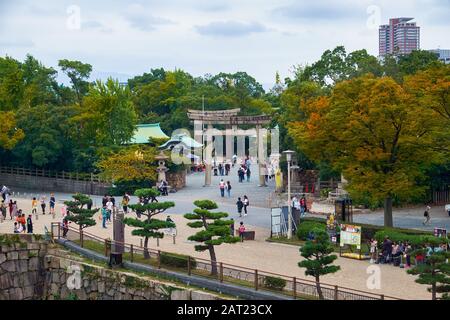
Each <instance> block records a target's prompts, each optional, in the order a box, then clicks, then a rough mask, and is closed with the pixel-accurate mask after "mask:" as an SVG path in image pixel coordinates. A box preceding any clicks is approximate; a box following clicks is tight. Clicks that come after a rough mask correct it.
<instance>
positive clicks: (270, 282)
mask: <svg viewBox="0 0 450 320" xmlns="http://www.w3.org/2000/svg"><path fill="white" fill-rule="evenodd" d="M264 287H266V288H268V289H272V290H278V291H282V290H283V289H284V287H286V280H284V279H282V278H278V277H271V276H265V277H264Z"/></svg>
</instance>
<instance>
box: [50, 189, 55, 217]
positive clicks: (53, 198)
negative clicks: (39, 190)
mask: <svg viewBox="0 0 450 320" xmlns="http://www.w3.org/2000/svg"><path fill="white" fill-rule="evenodd" d="M55 204H56V199H55V194H54V193H52V194H50V202H49V206H50V213H51V214H52V215H53V216H54V215H55Z"/></svg>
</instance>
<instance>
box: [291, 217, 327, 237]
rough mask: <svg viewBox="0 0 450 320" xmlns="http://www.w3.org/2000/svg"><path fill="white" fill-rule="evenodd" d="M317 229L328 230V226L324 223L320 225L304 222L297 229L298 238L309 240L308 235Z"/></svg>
mask: <svg viewBox="0 0 450 320" xmlns="http://www.w3.org/2000/svg"><path fill="white" fill-rule="evenodd" d="M315 228H318V229H322V230H324V231H325V230H326V229H327V226H326V224H324V223H319V222H316V221H302V222H300V224H299V225H298V228H297V237H298V238H299V239H300V240H307V238H308V234H309V233H310V232H311V231H312V230H313V229H315Z"/></svg>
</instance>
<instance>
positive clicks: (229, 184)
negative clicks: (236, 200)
mask: <svg viewBox="0 0 450 320" xmlns="http://www.w3.org/2000/svg"><path fill="white" fill-rule="evenodd" d="M225 189H227V195H228V198H231V182H230V181H227V184H226V185H225Z"/></svg>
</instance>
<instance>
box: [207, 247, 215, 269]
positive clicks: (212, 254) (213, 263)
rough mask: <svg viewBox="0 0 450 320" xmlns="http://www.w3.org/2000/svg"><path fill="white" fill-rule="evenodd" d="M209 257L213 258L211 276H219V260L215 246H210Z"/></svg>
mask: <svg viewBox="0 0 450 320" xmlns="http://www.w3.org/2000/svg"><path fill="white" fill-rule="evenodd" d="M208 250H209V255H210V257H211V275H213V276H216V275H217V259H216V252H215V251H214V246H213V245H208Z"/></svg>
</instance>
